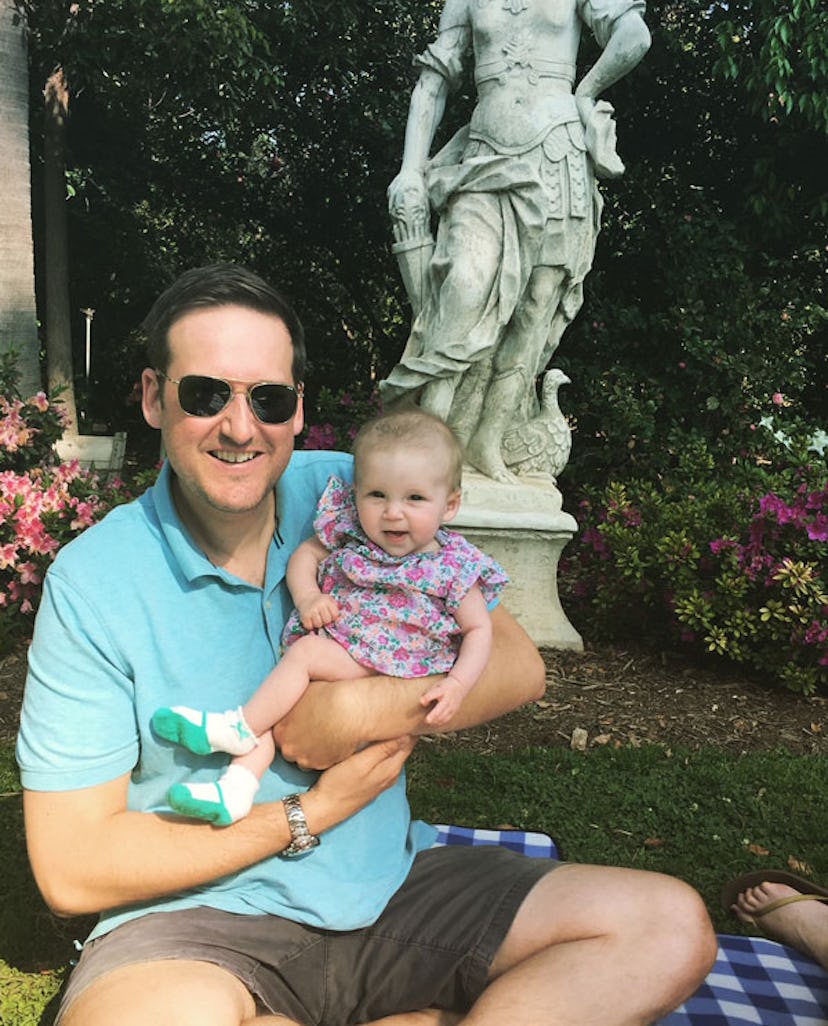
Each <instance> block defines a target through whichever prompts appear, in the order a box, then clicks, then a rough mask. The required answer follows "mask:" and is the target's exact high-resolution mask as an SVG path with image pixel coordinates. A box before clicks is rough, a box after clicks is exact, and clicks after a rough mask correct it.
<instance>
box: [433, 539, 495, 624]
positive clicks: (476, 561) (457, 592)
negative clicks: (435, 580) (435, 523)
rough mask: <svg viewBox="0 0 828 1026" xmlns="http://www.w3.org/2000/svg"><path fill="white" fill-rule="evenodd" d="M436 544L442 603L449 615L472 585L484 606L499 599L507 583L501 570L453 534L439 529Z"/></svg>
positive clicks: (488, 558) (487, 557)
mask: <svg viewBox="0 0 828 1026" xmlns="http://www.w3.org/2000/svg"><path fill="white" fill-rule="evenodd" d="M437 540H438V541H439V542H440V545H441V550H440V555H441V557H442V558H441V563H442V565H443V566H444V568H445V582H446V592H445V602H446V608H447V609H448V610H449V612H451V613H454V612H455V611H456V610H457V607H458V606H459V605H460V603H461V602H462V601H463V599H464V598H465V597H466V595H468V593H469V591H470V590H471V588H472V587H473V586H474V585H475V584H476V585H477V586H478V588H480V591H481V592H482V593H483V598H484V599H485V600H486V604H487V605H489V606H490V605H491V604H492V603H493V602H494V601H496V600H497V599H498V598H499V597H500V594H501V592H502V591H503V589H504V588H505V587H506V585H507V584H508V583H509V576H508V574H507V573H506V571H505V570H504V569H503V567H502V566H501V565H500V564H499V563H498V562H496V560H494V559H492V558H491V556H487V555H486V553H485V552H481V550H480V549H478V548H477V546H476V545H472V544H471V542H469V541H467V540H466V539H465V538H464V537H463V536H462V535H461V534H458V533H457V532H456V531H449V530H446V529H445V528H443V529H441V530H440V531H439V532H438V534H437Z"/></svg>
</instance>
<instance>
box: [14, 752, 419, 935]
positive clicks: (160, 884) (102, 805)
mask: <svg viewBox="0 0 828 1026" xmlns="http://www.w3.org/2000/svg"><path fill="white" fill-rule="evenodd" d="M413 747H414V739H413V738H397V739H395V740H393V741H389V742H387V743H383V744H379V745H371V746H369V747H368V748H365V749H363V750H362V751H361V752H358V753H357V754H356V755H354V756H352V757H351V758H350V759H346V760H345V761H344V762H342V763H340V764H339V765H337V766H334V767H332V768H331V769H329V770H328V771H327V772H325V773H323V774H322V776H321V777H320V778H319V780H318V781H317V782H316V784H314V786H313V787H312V788H311V789H310V790H309V791H307V792H306V793H305V794H303V795H302V807H303V809H304V812H305V816H306V818H307V820H308V826H309V828H310V830H311V832H312V833H314V834H319V833H324V831H325V830H328V829H330V828H331V827H332V826H334V825H336V824H337V823H340V822H342V821H343V820H344V819H347V818H348V817H349V816H351V815H353V813H355V812H356V811H358V810H359V809H361V808H363V807H364V806H365V805H367V804H368V803H369V802H371V801H373V799H374V798H376V797H377V795H379V794H380V793H381V792H382V791H384V790H386V789H387V788H389V787H391V785H392V784H393V783H394V781H395V780H396V779H397V777H398V776H399V774H400V772H401V770H402V767H403V765H404V763H405V760H406V759H407V758H408V756H409V755H410V754H411V751H412V749H413ZM128 787H129V774H125V775H124V776H121V777H118V778H117V779H116V780H112V781H109V782H108V783H105V784H100V785H98V786H96V787H88V788H84V789H82V790H75V791H26V792H24V810H25V818H26V840H27V843H28V849H29V859H30V861H31V864H32V870H33V872H34V875H35V879H36V880H37V884H38V886H39V887H40V890H41V893H42V894H43V897H44V899H45V900H46V902H47V904H48V905H49V906H50V907H51V908H52V909H53V910H54V911H55V912H56V913H57V914H58V915H67V916H72V915H84V914H87V913H90V912H100V911H102V910H104V909H108V908H115V907H117V906H119V905H125V904H131V903H134V902H139V901H144V900H148V899H152V898H157V897H160V896H162V895H164V894H170V893H175V892H179V891H182V890H186V889H188V888H190V887H196V886H198V885H200V884H204V883H208V882H209V881H211V880H215V879H218V878H219V877H222V876H226V875H228V874H231V873H235V872H238V871H239V870H241V869H244V868H245V867H247V866H250V865H253V864H254V863H255V862H259V861H260V860H261V859H264V858H267V857H268V856H270V855H275V854H277V853H278V852H280V851H283V850H284V849H285V848H286V847H287V846H288V844H289V843H290V840H291V837H290V830H289V828H288V825H287V819H286V816H285V812H284V807H283V805H282V803H281V802H269V803H266V804H261V805H255V806H254V807H253V810H252V811H251V813H250V815H248V816H247V817H245V818H244V819H242V820H239V822H237V823H234V824H233V826H229V827H218V828H216V827H212V826H210V825H209V824H206V823H199V822H195V821H192V820H187V821H185V820H179V819H173V818H168V817H166V816H159V815H156V814H154V813H146V812H133V811H129V810H128V809H127V791H128ZM323 843H324V842H323Z"/></svg>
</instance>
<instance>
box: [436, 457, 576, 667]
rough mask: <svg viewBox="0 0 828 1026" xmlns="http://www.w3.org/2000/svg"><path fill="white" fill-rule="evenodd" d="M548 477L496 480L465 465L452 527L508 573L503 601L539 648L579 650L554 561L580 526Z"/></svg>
mask: <svg viewBox="0 0 828 1026" xmlns="http://www.w3.org/2000/svg"><path fill="white" fill-rule="evenodd" d="M562 502H563V500H562V498H561V493H560V492H559V491H558V489H557V487H556V486H555V484H554V482H553V481H552V479H551V478H549V477H545V476H544V477H537V478H526V479H525V483H524V482H523V481H522V482H521V483H520V484H518V485H511V484H500V483H498V482H497V481H493V480H492V479H491V478H488V477H485V476H483V475H482V474H479V473H478V472H477V471H475V470H472V469H471V468H470V467H464V468H463V501H462V505H461V507H460V512H459V513H458V515H457V516H456V517H455V519H454V520H453V521H452V523H451V525H450V526H451V527H452V529H453V530H456V531H459V532H460V534H462V535H463V536H464V537H465V538H468V540H469V541H470V542H472V543H473V544H474V545H476V546H477V547H478V548H479V549H482V550H483V551H484V552H485V553H486V554H487V555H489V556H491V557H492V558H493V559H496V560H497V561H498V563H500V564H501V566H503V568H504V569H505V570H506V571H507V573H508V574H509V586H508V587H507V589H506V591H505V593H504V597H503V601H504V605H505V606H506V608H507V609H508V610H509V612H510V613H512V614H513V615H514V617H515V619H516V620H517V621H518V623H520V625H521V626H522V627H523V629H524V630H525V631H526V633H527V634H528V635H529V637H530V638H531V639H532V641H534V643H535V644H536V645H537V646H538V647H539V648H561V649H573V650H575V651H577V652H581V651H583V647H584V644H583V640H582V639H581V636H580V634H579V633H578V632H577V631H576V630H575V628H574V627H573V626H572V624H571V623H570V622H569V620H568V619H567V617H566V614H565V613H564V611H563V608H562V607H561V602H560V599H559V598H558V560H559V558H560V555H561V552H562V551H563V548H564V546H565V545H566V543H567V542H568V541H569V540H570V539H571V538H572V536H573V535H574V534H575V532H576V531H577V530H578V525H577V523H576V522H575V519H574V517H572V516H570V515H569V513H565V512H564V511H563V509H562V508H561V507H562Z"/></svg>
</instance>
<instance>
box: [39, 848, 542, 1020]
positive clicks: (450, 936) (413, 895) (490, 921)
mask: <svg viewBox="0 0 828 1026" xmlns="http://www.w3.org/2000/svg"><path fill="white" fill-rule="evenodd" d="M557 865H559V863H557V862H555V861H553V860H551V859H547V858H541V859H534V858H528V857H527V856H524V855H519V854H516V853H514V852H510V851H507V850H506V849H505V848H500V847H496V846H491V847H476V848H472V847H438V848H430V849H429V850H427V851H424V852H421V853H420V854H419V855H418V856H417V858H416V859H415V861H414V865H413V866H412V869H411V872H410V874H409V876H408V878H407V880H406V882H405V883H404V884H403V886H402V887H401V888H400V889H399V891H397V893H396V894H395V895H394V897H393V898H392V899H391V901H390V902H389V904H388V906H387V908H386V909H385V911H384V912H383V914H382V915H381V916H380V918H379V919H378V920H377V922H376V923H374V925H373V926H370V927H366V928H365V929H362V930H352V931H348V932H345V933H335V932H331V931H328V930H321V929H318V928H314V927H307V926H302V925H300V924H298V923H293V922H291V921H290V920H287V919H282V918H280V917H278V916H260V915H237V914H234V913H230V912H222V911H219V910H216V909H210V908H194V909H186V910H183V911H176V912H155V913H151V914H148V915H145V916H142V917H141V918H139V919H135V920H132V921H130V922H128V923H125V924H124V925H123V926H120V927H118V928H117V929H115V930H113V931H112V932H111V933H108V934H104V936H102V937H99V938H97V939H96V940H93V941H90V942H89V943H88V944H87V945H86V946H85V947H84V949H83V953H82V955H81V958H80V961H79V962H78V965H77V967H76V968H75V970H74V971H73V973H72V975H71V976H70V978H69V981H68V984H67V987H66V990H65V992H64V994H63V998H62V1002H61V1010H60V1012H59V1013H58V1017H57V1020H56V1026H57V1024H58V1023H59V1022H60V1016H61V1014H62V1013H63V1012H65V1010H66V1009H67V1008H68V1007H69V1004H70V1003H71V1002H72V1001H73V1000H74V999H75V998H77V996H78V995H79V994H80V993H81V991H83V990H84V989H85V988H86V987H88V986H89V985H90V984H91V983H93V982H94V981H95V980H97V979H99V978H100V977H102V976H104V975H105V974H106V973H108V972H111V971H112V970H113V969H117V968H121V967H123V966H126V965H131V964H135V963H140V962H151V961H156V960H159V959H182V960H188V961H189V960H196V961H204V962H211V963H213V964H214V965H219V966H222V967H223V968H224V969H227V970H228V971H229V972H231V973H233V975H234V976H236V977H237V978H238V979H239V980H241V982H242V983H243V984H244V985H245V987H247V989H248V990H249V991H250V992H251V994H253V995H254V997H255V998H256V1001H257V1003H258V1006H259V1008H260V1009H261V1011H262V1012H271V1013H275V1014H280V1015H285V1016H287V1017H288V1018H290V1019H294V1020H296V1021H297V1022H301V1023H304V1024H306V1026H314V1024H320V1023H323V1022H324V1024H325V1026H350V1024H354V1023H360V1022H366V1021H371V1020H373V1019H380V1018H382V1017H383V1016H386V1015H391V1014H394V1013H399V1012H406V1011H413V1010H415V1009H419V1008H427V1007H432V1006H433V1007H439V1008H447V1009H454V1010H457V1011H462V1010H465V1009H467V1008H469V1007H470V1006H471V1005H472V1004H473V1003H474V1002H475V1000H476V999H477V998H478V996H479V995H480V994H481V992H482V991H483V989H484V988H485V986H486V982H487V979H488V972H489V967H490V966H491V964H492V960H493V959H494V957H495V955H496V954H497V952H498V950H499V948H500V946H501V944H502V943H503V940H504V938H505V936H506V933H507V932H508V930H509V927H510V925H511V923H512V921H513V919H514V917H515V915H516V913H517V910H518V908H519V907H520V905H521V903H522V901H523V899H524V898H525V897H526V895H527V894H528V893H529V891H530V890H531V889H532V887H533V886H534V885H535V884H536V883H537V881H538V880H539V879H540V878H541V877H542V876H545V875H546V874H547V873H548V872H550V871H551V870H552V869H554V868H555V867H556V866H557Z"/></svg>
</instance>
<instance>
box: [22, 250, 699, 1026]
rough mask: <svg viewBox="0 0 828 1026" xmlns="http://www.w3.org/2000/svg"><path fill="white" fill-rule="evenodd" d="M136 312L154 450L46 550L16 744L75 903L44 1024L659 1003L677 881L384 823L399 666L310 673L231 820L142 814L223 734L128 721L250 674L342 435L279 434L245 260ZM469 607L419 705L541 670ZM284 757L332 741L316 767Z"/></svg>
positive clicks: (60, 886)
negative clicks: (90, 517)
mask: <svg viewBox="0 0 828 1026" xmlns="http://www.w3.org/2000/svg"><path fill="white" fill-rule="evenodd" d="M145 331H146V334H147V338H148V349H149V356H150V366H149V367H148V368H147V369H146V370H145V371H144V374H143V410H144V414H145V416H146V418H147V420H148V422H149V423H150V424H151V425H153V426H154V427H157V428H159V429H160V430H161V433H162V438H163V441H164V446H165V450H166V453H167V461H166V463H165V466H164V468H163V470H162V472H161V475H160V477H159V480H158V483H157V484H156V485H155V486H154V487H153V488H152V489H151V490H150V491H149V492H148V493H147V494H146V495H145V496H144V497H142V498H141V499H140V500H139V501H138V502H136V503H133V504H131V505H128V506H124V507H121V508H119V509H117V510H115V511H114V512H113V513H111V514H110V515H109V516H108V517H107V518H106V519H105V520H104V521H103V522H102V523H101V524H100V525H97V526H95V527H93V528H91V529H90V530H89V531H87V532H85V533H84V534H83V535H82V536H81V537H80V538H79V539H78V540H76V541H75V542H73V543H72V545H70V546H68V547H67V548H66V549H64V550H63V552H62V553H61V554H60V555H59V557H58V559H57V560H56V561H55V563H54V565H53V567H52V569H51V570H50V572H49V575H48V579H47V581H46V583H45V587H44V596H43V602H42V605H41V609H40V612H39V615H38V621H37V626H36V631H35V638H34V641H33V644H32V649H31V659H30V674H29V679H28V682H27V688H26V695H25V700H24V708H23V714H22V725H21V734H20V740H19V745H18V759H19V762H20V765H21V771H22V779H23V785H24V789H25V813H26V828H27V837H28V844H29V853H30V858H31V862H32V866H33V869H34V873H35V876H36V878H37V881H38V884H39V886H40V888H41V890H42V892H43V894H44V896H45V898H46V900H47V901H48V903H49V904H50V905H51V907H52V908H53V909H54V910H55V911H56V912H58V913H59V914H66V915H73V914H79V913H88V912H91V911H101V910H102V917H101V922H100V924H99V925H98V927H97V928H96V929H95V931H93V935H92V936H93V938H94V939H93V940H92V941H91V942H89V943H87V945H86V947H85V949H84V952H83V955H82V957H81V959H80V962H79V965H78V967H77V969H76V970H75V971H74V973H73V975H72V977H71V979H70V984H69V987H68V990H67V992H66V994H65V995H64V998H63V1005H62V1013H61V1017H60V1018H59V1023H60V1026H112V1024H113V1023H117V1024H118V1026H133V1024H134V1026H138V1024H141V1026H146V1024H148V1023H152V1024H153V1026H241V1024H245V1026H252V1024H253V1023H254V1021H255V1023H256V1024H257V1026H258V1024H266V1023H273V1024H276V1023H279V1024H282V1026H284V1024H285V1023H294V1022H295V1023H302V1024H305V1023H322V1022H324V1023H326V1024H329V1026H335V1024H340V1023H342V1024H345V1023H352V1022H378V1021H382V1022H383V1023H385V1026H405V1024H411V1026H413V1024H415V1023H418V1022H432V1023H440V1022H444V1023H449V1022H455V1021H457V1020H458V1016H459V1014H461V1013H463V1012H464V1011H466V1009H468V1008H470V1007H471V1011H469V1013H468V1016H467V1021H468V1022H469V1023H472V1022H479V1023H493V1024H494V1023H502V1022H505V1021H507V1020H508V1021H509V1022H512V1023H518V1024H519V1023H527V1024H529V1023H531V1024H534V1026H536V1024H538V1023H540V1022H549V1023H556V1024H557V1023H574V1022H578V1023H586V1022H591V1023H600V1022H608V1023H609V1022H612V1023H614V1024H618V1023H645V1022H650V1021H652V1019H653V1018H656V1017H657V1015H658V1014H659V1013H661V1012H662V1011H666V1010H667V1009H668V1008H670V1007H672V1006H673V1005H675V1004H677V1003H678V1002H679V1001H680V1000H681V999H682V998H683V997H684V996H685V995H686V994H688V993H689V992H691V991H692V990H693V989H694V987H695V986H696V985H697V984H698V982H699V980H700V979H701V978H702V977H703V975H704V973H705V972H706V970H707V968H708V967H709V964H710V962H711V960H712V957H713V951H714V941H713V938H712V934H711V931H710V926H709V924H708V922H707V920H706V916H705V914H704V911H703V909H702V906H701V903H700V901H699V899H698V896H697V895H695V893H694V892H693V891H692V890H691V889H690V888H688V887H686V886H685V885H683V884H681V883H679V882H678V881H674V880H670V879H668V878H665V877H659V876H655V875H651V874H643V873H634V872H629V871H624V870H614V869H600V868H589V867H581V866H561V867H559V868H554V871H551V870H552V868H553V867H555V863H548V862H546V861H545V860H532V859H525V858H522V857H520V856H516V855H513V854H512V853H509V852H506V851H504V850H503V849H495V848H488V849H482V850H481V849H460V848H442V849H441V848H430V845H431V843H432V840H433V831H432V830H431V828H429V827H427V826H426V825H425V824H418V823H411V822H410V817H409V813H408V806H407V803H406V799H405V784H404V778H403V777H402V776H401V770H402V767H403V764H404V762H405V759H406V758H407V756H408V754H409V753H410V751H411V749H412V746H413V741H412V737H411V735H416V734H417V733H418V732H421V731H423V730H424V729H425V724H424V714H425V710H423V709H422V708H421V707H420V705H419V702H418V699H419V696H420V695H421V694H422V693H423V692H424V690H425V689H426V688H427V687H428V686H429V684H430V683H431V681H430V680H428V679H421V680H417V681H399V680H392V679H388V678H368V679H362V680H360V681H356V682H342V683H331V684H328V683H319V684H315V685H312V686H311V688H310V690H309V691H308V693H307V694H306V696H305V697H304V698H303V700H302V702H301V703H300V704H299V705H298V706H297V707H296V709H295V710H294V713H292V714H291V717H290V719H289V721H288V723H287V724H285V725H283V726H282V732H281V734H280V744H281V748H282V756H277V759H276V761H275V762H274V763H273V765H272V767H271V769H270V771H269V772H268V773H267V774H266V775H265V778H264V779H263V781H262V786H261V789H260V791H259V794H258V801H259V803H260V804H257V805H256V806H254V808H253V811H252V812H251V814H250V815H249V816H248V817H246V818H245V819H243V820H241V821H240V822H238V823H236V824H234V825H233V826H230V827H227V828H214V827H212V826H208V825H206V824H202V823H198V824H196V823H192V822H184V821H181V820H178V819H175V818H174V817H172V816H170V815H169V809H168V807H167V806H166V803H165V794H166V791H167V789H168V787H169V786H170V785H171V784H172V783H174V782H176V781H178V780H181V779H184V778H187V779H192V778H193V777H196V778H197V777H198V774H199V773H201V774H203V775H204V778H205V779H211V778H213V777H214V776H215V770H216V768H217V767H218V766H220V765H221V764H222V760H223V759H226V757H223V756H210V757H205V758H198V757H196V756H191V755H189V754H188V753H186V752H184V751H182V750H181V749H180V748H179V747H177V746H174V745H171V744H169V743H167V742H164V741H162V740H160V739H158V738H156V737H154V736H153V734H152V732H151V730H150V718H151V716H152V713H153V711H154V710H155V708H156V707H157V706H158V705H160V704H162V700H163V703H165V704H169V703H171V702H175V703H176V704H178V703H181V704H188V705H195V704H198V705H207V706H209V705H215V703H216V700H217V699H218V698H219V697H220V698H221V701H222V703H223V704H227V699H228V697H229V699H230V704H233V702H234V701H236V702H239V703H240V702H242V701H243V700H244V699H245V697H246V696H247V695H248V694H249V693H250V692H251V691H252V690H254V688H255V687H256V686H257V684H258V682H259V681H260V679H261V678H262V677H263V676H264V675H265V673H266V672H267V670H268V668H269V665H270V664H271V663H272V661H273V660H274V659H276V658H278V646H279V634H280V630H281V626H282V623H283V622H284V619H285V617H286V616H287V615H288V613H289V609H288V608H287V598H286V595H287V593H286V590H285V587H284V569H285V564H286V562H287V558H288V556H289V554H290V553H291V552H292V551H293V549H294V548H295V547H296V545H297V544H298V543H299V541H300V540H302V539H303V538H305V537H307V536H308V535H309V533H310V531H311V522H312V518H313V510H314V505H315V502H316V499H317V498H318V496H319V494H320V493H321V491H322V488H323V487H324V484H325V482H326V480H327V478H328V476H329V475H330V474H331V473H338V474H342V473H347V472H348V465H349V458H348V457H343V456H342V455H341V454H331V453H304V452H298V453H295V454H294V453H293V451H292V450H293V438H294V436H295V435H297V434H298V433H299V431H300V430H301V428H302V374H303V344H302V332H301V327H300V325H299V323H298V321H297V320H296V317H295V315H294V314H293V311H292V310H291V309H290V307H289V306H288V305H287V304H286V303H285V302H284V301H283V300H282V299H281V297H280V296H279V295H278V294H277V293H274V292H273V290H272V289H270V287H269V286H267V285H266V284H265V283H264V282H262V281H261V280H260V279H258V278H257V277H256V276H254V275H252V274H250V273H249V272H247V271H244V270H242V269H239V268H235V267H232V266H227V265H217V266H213V267H207V268H201V269H198V270H195V271H191V272H188V273H187V274H185V275H183V276H182V277H181V278H180V279H179V280H178V281H177V282H176V283H174V284H173V285H172V286H171V287H170V289H168V290H167V292H166V293H165V294H164V295H163V296H162V297H161V298H160V299H159V300H158V302H157V303H156V304H155V306H154V307H153V309H152V311H151V312H150V314H149V316H148V318H147V320H146V322H145ZM492 617H493V623H494V634H495V643H494V650H493V655H492V658H491V661H490V665H489V667H488V669H487V671H486V673H485V674H484V676H483V678H482V679H481V681H480V682H479V684H478V686H477V687H476V688H475V689H474V695H473V696H470V697H469V700H468V702H467V703H466V704H464V706H463V711H462V716H460V717H458V718H457V719H455V720H454V721H452V722H451V723H449V724H448V725H447V727H446V729H456V728H458V727H463V726H466V725H469V724H470V723H474V722H479V721H482V720H483V719H486V718H490V717H492V716H496V715H498V714H500V713H502V712H503V711H505V710H506V709H508V708H511V707H514V706H515V705H517V704H519V703H521V702H524V701H526V700H528V699H530V698H532V697H535V696H537V695H538V694H539V693H540V691H541V689H542V677H543V672H542V665H541V663H540V660H539V657H538V655H537V653H536V652H535V650H534V648H533V646H532V645H531V643H530V642H529V641H528V639H527V638H526V636H525V634H524V633H523V632H522V631H521V629H520V628H519V627H518V626H517V624H516V623H515V622H514V621H513V620H512V618H511V617H510V616H509V615H508V613H506V612H505V610H503V609H502V608H500V607H498V608H496V609H495V610H494V611H493V613H492ZM196 699H197V702H196V701H195V700H196ZM383 738H386V739H387V738H391V739H393V740H385V741H383V740H381V739H383ZM364 742H375V743H372V744H368V746H367V747H364V748H361V750H359V751H357V752H356V754H350V753H352V752H354V750H355V749H356V748H357V747H358V746H360V745H361V744H363V743H364ZM285 755H287V756H289V757H290V758H296V759H297V760H298V761H299V762H300V763H301V764H302V765H314V766H328V765H330V764H331V763H332V762H334V761H336V762H337V764H336V765H333V766H331V768H329V769H327V770H326V771H325V772H323V773H321V775H319V774H317V773H315V772H307V771H304V770H302V769H299V768H298V767H297V766H296V765H293V764H291V763H289V762H287V761H285V759H284V758H283V756H285ZM282 799H284V801H282ZM317 842H318V843H317ZM437 1007H439V1008H443V1009H446V1010H448V1011H446V1012H440V1011H438V1010H437ZM419 1010H422V1011H419ZM450 1013H451V1014H450Z"/></svg>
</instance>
